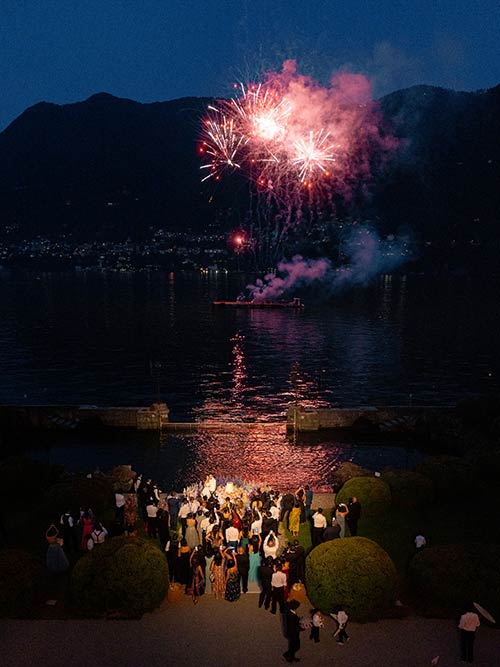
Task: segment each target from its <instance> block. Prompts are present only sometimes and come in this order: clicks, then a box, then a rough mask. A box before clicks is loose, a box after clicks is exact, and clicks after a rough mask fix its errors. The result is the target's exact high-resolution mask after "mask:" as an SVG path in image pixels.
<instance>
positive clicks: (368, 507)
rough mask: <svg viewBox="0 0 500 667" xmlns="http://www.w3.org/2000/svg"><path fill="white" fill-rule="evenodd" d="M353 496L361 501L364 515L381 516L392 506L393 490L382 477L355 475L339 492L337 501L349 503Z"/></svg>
mask: <svg viewBox="0 0 500 667" xmlns="http://www.w3.org/2000/svg"><path fill="white" fill-rule="evenodd" d="M353 496H356V498H357V499H358V500H359V502H360V503H361V507H362V512H363V514H362V516H363V517H375V516H381V515H383V514H385V513H386V512H388V510H389V508H390V506H391V490H390V488H389V485H388V484H386V482H384V481H383V480H382V479H381V478H380V477H353V478H352V479H350V480H348V481H347V482H346V483H345V484H344V486H343V487H342V488H341V489H340V491H339V492H338V493H337V496H336V498H335V502H336V503H337V504H339V503H340V502H344V503H347V502H348V501H349V498H352V497H353Z"/></svg>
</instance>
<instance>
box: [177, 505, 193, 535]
mask: <svg viewBox="0 0 500 667" xmlns="http://www.w3.org/2000/svg"><path fill="white" fill-rule="evenodd" d="M190 511H191V510H190V509H189V503H188V501H187V499H184V500H183V501H182V504H181V507H180V509H179V514H178V515H177V516H178V517H179V519H180V520H181V525H182V537H185V535H186V528H187V524H186V520H187V517H188V514H189V513H190Z"/></svg>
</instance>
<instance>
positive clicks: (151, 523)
mask: <svg viewBox="0 0 500 667" xmlns="http://www.w3.org/2000/svg"><path fill="white" fill-rule="evenodd" d="M146 513H147V515H148V536H149V537H151V538H153V539H156V536H157V534H158V520H157V514H158V508H157V507H156V505H155V504H154V503H152V502H151V503H149V505H147V506H146Z"/></svg>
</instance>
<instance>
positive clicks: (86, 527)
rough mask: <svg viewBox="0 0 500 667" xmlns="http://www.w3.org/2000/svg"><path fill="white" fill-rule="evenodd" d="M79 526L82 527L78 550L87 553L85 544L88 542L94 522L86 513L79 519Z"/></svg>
mask: <svg viewBox="0 0 500 667" xmlns="http://www.w3.org/2000/svg"><path fill="white" fill-rule="evenodd" d="M80 525H81V527H82V539H81V542H80V549H81V550H82V551H87V543H88V541H89V537H90V533H91V532H92V531H93V530H94V521H93V519H92V517H91V516H90V514H89V513H88V512H84V514H83V516H82V518H81V519H80Z"/></svg>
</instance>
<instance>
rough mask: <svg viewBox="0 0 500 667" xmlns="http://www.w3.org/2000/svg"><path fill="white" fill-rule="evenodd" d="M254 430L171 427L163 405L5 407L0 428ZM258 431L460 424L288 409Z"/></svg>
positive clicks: (427, 409) (361, 410)
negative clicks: (263, 429) (281, 419)
mask: <svg viewBox="0 0 500 667" xmlns="http://www.w3.org/2000/svg"><path fill="white" fill-rule="evenodd" d="M253 425H255V423H254V422H250V421H248V422H247V421H230V420H228V421H215V420H206V421H199V422H171V421H170V420H169V408H168V407H167V405H166V404H165V403H153V404H152V405H150V406H135V407H134V406H132V407H113V406H97V405H24V406H23V405H3V406H0V429H2V430H11V431H23V430H30V429H51V430H66V431H69V430H75V429H79V428H85V429H87V430H92V429H96V430H98V429H126V430H137V431H170V432H176V431H179V432H182V431H183V432H196V431H219V432H238V431H245V430H246V429H249V428H252V426H253ZM259 427H261V428H274V429H276V427H280V428H283V429H285V428H286V430H287V431H288V432H289V433H298V432H314V431H320V430H323V429H341V430H348V431H353V432H356V433H363V432H367V433H370V432H377V433H380V434H383V433H388V434H390V433H399V434H402V433H410V434H411V433H415V434H421V435H429V434H436V433H448V434H453V433H458V432H459V431H460V429H461V419H460V418H459V416H458V414H457V412H456V409H455V408H454V407H449V406H443V407H435V406H383V407H381V406H364V407H357V408H323V409H319V410H310V409H305V408H304V407H303V406H301V405H293V406H292V407H290V408H289V410H288V413H287V417H286V421H285V420H283V421H282V422H272V423H269V422H259Z"/></svg>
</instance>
